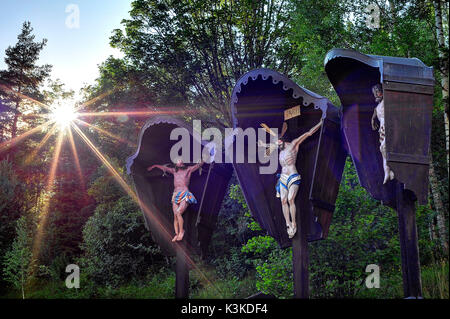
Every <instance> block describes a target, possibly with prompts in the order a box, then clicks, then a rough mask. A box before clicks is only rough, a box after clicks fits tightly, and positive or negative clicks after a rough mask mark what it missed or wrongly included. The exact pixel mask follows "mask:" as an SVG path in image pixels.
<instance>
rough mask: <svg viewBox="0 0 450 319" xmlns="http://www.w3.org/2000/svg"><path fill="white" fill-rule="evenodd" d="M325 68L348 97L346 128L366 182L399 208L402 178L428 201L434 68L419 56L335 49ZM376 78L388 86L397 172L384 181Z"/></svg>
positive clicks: (390, 154)
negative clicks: (375, 116) (374, 120)
mask: <svg viewBox="0 0 450 319" xmlns="http://www.w3.org/2000/svg"><path fill="white" fill-rule="evenodd" d="M325 70H326V72H327V75H328V77H329V79H330V81H331V83H332V84H333V86H334V89H335V90H336V92H337V94H338V96H339V98H340V100H341V103H342V107H343V110H342V112H343V116H342V128H343V132H344V136H345V139H346V143H347V145H348V148H349V150H350V154H351V156H352V159H353V162H354V164H355V166H356V169H357V173H358V176H359V180H360V183H361V185H362V186H363V187H365V188H366V189H367V190H368V191H369V193H370V194H371V195H372V196H373V197H374V198H375V199H378V200H381V201H383V203H384V204H385V205H388V206H391V207H393V208H395V207H396V199H395V193H396V192H395V187H396V186H395V185H396V182H397V181H398V182H400V183H402V184H404V188H405V189H406V190H409V191H411V192H413V193H414V195H415V196H416V197H417V199H418V201H419V203H420V204H426V203H427V200H428V198H427V197H428V196H427V195H428V166H429V156H430V155H429V151H430V137H431V118H432V106H433V93H434V77H433V69H432V68H431V67H427V66H426V65H425V64H423V62H422V61H420V60H419V59H416V58H412V59H411V58H397V57H386V56H375V55H365V54H361V53H359V52H356V51H353V50H346V49H334V50H331V51H330V52H328V54H327V56H326V58H325ZM376 84H382V87H383V96H384V108H385V132H386V137H385V138H386V151H387V162H388V165H389V166H390V167H391V169H392V170H393V171H394V174H395V179H394V180H391V181H389V182H387V183H386V184H384V185H383V174H384V171H383V165H382V155H381V153H380V150H379V147H380V142H379V134H378V132H377V131H374V130H373V129H372V128H371V116H372V113H373V111H374V108H375V107H376V105H377V102H375V99H374V96H373V94H372V91H371V88H372V87H373V86H374V85H376Z"/></svg>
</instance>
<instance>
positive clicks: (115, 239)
mask: <svg viewBox="0 0 450 319" xmlns="http://www.w3.org/2000/svg"><path fill="white" fill-rule="evenodd" d="M82 248H83V251H84V257H83V258H82V259H81V262H82V265H83V267H82V269H83V270H84V271H86V272H87V273H88V274H89V277H90V279H91V280H94V281H95V282H97V283H102V284H106V285H108V286H117V285H119V284H120V283H123V282H125V281H126V280H128V279H130V278H133V277H139V276H142V275H143V274H145V273H146V272H147V271H148V268H149V267H150V265H152V266H153V267H155V268H156V269H157V268H158V264H160V263H161V259H162V255H161V253H160V249H159V247H157V246H156V245H155V244H154V243H153V241H152V240H151V238H150V234H149V232H148V231H147V230H146V229H145V226H144V223H143V220H142V213H141V212H140V210H139V208H138V207H137V205H136V204H135V203H134V202H133V201H131V199H129V198H128V197H122V198H120V199H119V200H118V201H117V202H116V204H115V205H114V206H113V207H112V208H108V206H107V205H104V204H100V205H99V206H97V208H96V210H95V213H94V215H93V216H92V217H90V218H89V220H88V221H87V223H86V225H85V227H84V230H83V244H82Z"/></svg>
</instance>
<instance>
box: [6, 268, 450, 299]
mask: <svg viewBox="0 0 450 319" xmlns="http://www.w3.org/2000/svg"><path fill="white" fill-rule="evenodd" d="M421 273H422V289H423V296H424V298H426V299H448V298H449V265H448V261H440V262H437V263H435V264H432V265H429V266H424V267H422V271H421ZM206 278H207V279H206ZM255 283H256V282H255V276H254V274H250V275H249V276H247V277H245V278H243V279H238V278H225V279H224V278H220V277H219V276H218V275H217V273H216V271H215V270H214V268H212V267H208V266H201V267H200V268H199V269H198V270H193V271H191V273H190V298H192V299H217V298H246V297H248V296H250V295H252V294H254V293H256V292H257V291H256V285H255ZM380 286H381V287H380V288H379V289H367V288H365V287H364V288H363V289H361V291H360V292H359V293H358V295H357V298H377V299H391V298H394V299H398V298H403V287H402V277H401V274H400V273H396V274H391V275H390V276H386V277H384V278H383V276H382V277H381V280H380ZM174 288H175V274H174V273H173V272H169V273H164V272H163V273H159V274H156V275H152V276H151V277H149V278H147V279H146V280H142V281H133V282H130V283H128V284H125V285H122V286H120V287H116V288H113V287H96V286H95V285H94V283H92V282H91V281H89V280H88V279H87V278H85V277H83V276H82V277H81V278H80V288H79V289H68V288H66V286H65V284H64V281H60V282H55V281H40V282H39V281H36V282H35V283H33V285H32V287H28V289H27V290H26V298H28V299H30V298H31V299H33V298H37V299H90V298H94V299H104V298H106V299H171V298H174ZM1 298H18V299H20V298H21V294H20V292H19V291H14V290H10V291H8V292H7V294H5V295H3V296H1Z"/></svg>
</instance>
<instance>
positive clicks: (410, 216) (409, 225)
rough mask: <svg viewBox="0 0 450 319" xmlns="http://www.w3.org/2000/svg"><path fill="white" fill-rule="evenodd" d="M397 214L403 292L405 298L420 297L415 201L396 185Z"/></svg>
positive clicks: (420, 282) (409, 194) (402, 186)
mask: <svg viewBox="0 0 450 319" xmlns="http://www.w3.org/2000/svg"><path fill="white" fill-rule="evenodd" d="M396 195H397V214H398V229H399V236H400V250H401V256H402V274H403V292H404V295H405V297H406V298H407V297H422V281H421V278H420V260H419V245H418V239H417V225H416V206H415V204H416V199H415V198H414V195H413V193H411V192H409V191H405V190H404V185H403V184H400V183H398V185H397V189H396Z"/></svg>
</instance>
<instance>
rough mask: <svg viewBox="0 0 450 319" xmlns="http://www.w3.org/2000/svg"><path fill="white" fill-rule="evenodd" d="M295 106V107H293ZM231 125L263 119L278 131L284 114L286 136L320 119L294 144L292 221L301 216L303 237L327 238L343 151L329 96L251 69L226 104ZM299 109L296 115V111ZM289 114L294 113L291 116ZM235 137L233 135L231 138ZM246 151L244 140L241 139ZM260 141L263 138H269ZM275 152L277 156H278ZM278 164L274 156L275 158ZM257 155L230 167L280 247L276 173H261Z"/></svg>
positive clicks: (283, 242) (253, 124)
mask: <svg viewBox="0 0 450 319" xmlns="http://www.w3.org/2000/svg"><path fill="white" fill-rule="evenodd" d="M295 106H299V110H298V109H296V108H294V107H295ZM230 107H231V113H232V117H233V127H234V128H241V129H242V130H244V132H245V130H246V129H247V128H253V129H255V130H257V129H258V128H261V123H265V124H266V125H267V126H268V127H270V128H277V129H278V133H280V132H281V130H282V126H283V122H284V121H285V112H286V111H287V112H286V113H290V114H287V118H289V119H287V120H286V122H287V127H288V130H287V133H286V134H287V135H288V139H290V140H292V139H293V138H296V137H298V136H299V135H301V134H303V133H305V132H307V131H309V130H310V129H311V128H312V127H313V126H314V125H316V124H317V123H319V121H320V120H321V119H323V120H324V124H323V125H322V127H321V128H320V130H319V131H317V132H316V133H314V135H313V136H311V137H309V138H308V139H307V140H306V141H305V142H304V143H303V144H302V145H301V146H300V149H299V156H298V158H297V170H298V172H299V174H300V175H301V178H302V179H301V185H300V189H299V192H298V194H297V197H296V205H297V221H298V222H300V217H301V218H305V219H306V220H305V222H303V223H302V224H305V225H307V230H306V231H307V235H308V240H309V241H313V240H318V239H323V238H326V236H327V234H328V228H329V225H330V222H331V217H332V214H333V211H334V205H335V201H336V197H337V193H338V189H339V184H340V180H341V177H342V171H343V167H344V164H345V157H346V152H345V150H344V149H343V148H342V146H341V145H342V141H341V131H340V120H339V112H338V109H337V108H336V107H335V106H334V105H332V104H331V103H330V101H329V100H328V99H326V98H324V97H322V96H320V95H317V94H315V93H313V92H311V91H309V90H307V89H305V88H302V87H300V86H298V85H297V84H296V83H295V82H293V81H292V80H290V79H289V78H287V77H286V76H284V75H282V74H280V73H278V72H276V71H273V70H270V69H256V70H252V71H250V72H248V73H246V74H245V75H243V76H242V77H241V78H240V79H239V80H238V81H237V83H236V85H235V87H234V90H233V94H232V100H231V103H230ZM298 111H300V115H299V116H296V115H298ZM292 116H293V117H292ZM237 139H238V137H237V136H236V137H235V142H236V140H237ZM244 141H245V149H244V153H245V154H246V155H247V154H248V153H247V152H248V148H249V146H250V147H252V145H249V139H248V138H244ZM253 142H254V141H253ZM264 142H268V139H267V140H266V141H264ZM277 157H278V155H277ZM277 163H278V161H277ZM265 165H267V164H261V163H260V161H259V160H257V161H256V163H251V162H249V161H248V159H247V158H246V160H245V162H244V163H242V162H241V163H239V162H237V161H236V156H235V154H234V161H233V166H234V169H235V171H236V174H237V177H238V180H239V183H240V185H241V188H242V190H243V193H244V196H245V199H246V202H247V204H248V207H249V209H250V211H251V212H252V215H253V217H254V218H255V219H256V220H257V221H258V223H259V224H260V225H261V227H262V228H263V229H265V230H267V232H268V234H269V235H270V236H272V237H274V238H275V239H276V240H277V241H278V243H279V244H280V246H281V247H288V246H290V245H291V240H290V239H289V238H288V235H287V232H286V223H285V220H284V217H283V214H282V210H281V203H280V199H279V198H277V197H276V195H275V184H276V182H277V177H276V173H280V166H279V165H278V168H277V172H276V173H273V174H261V173H260V170H259V169H260V167H262V166H265Z"/></svg>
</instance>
